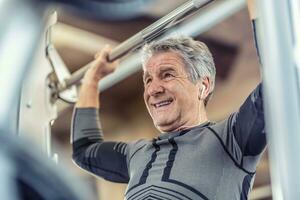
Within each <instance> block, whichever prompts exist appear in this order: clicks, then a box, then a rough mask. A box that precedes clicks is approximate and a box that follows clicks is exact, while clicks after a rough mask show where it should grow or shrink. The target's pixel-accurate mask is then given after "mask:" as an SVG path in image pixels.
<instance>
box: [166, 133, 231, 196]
mask: <svg viewBox="0 0 300 200" xmlns="http://www.w3.org/2000/svg"><path fill="white" fill-rule="evenodd" d="M175 142H176V143H177V145H178V151H177V153H176V156H175V160H174V165H173V167H172V170H171V173H170V179H172V180H178V181H180V182H182V183H185V184H187V185H189V186H191V187H193V188H195V189H196V190H199V191H202V193H205V194H206V195H207V196H213V193H214V192H215V191H214V190H212V188H217V187H218V185H219V183H220V179H221V178H222V174H223V171H224V170H225V169H224V168H223V167H224V162H226V159H225V160H224V156H226V155H225V154H224V151H223V149H222V146H221V145H220V144H219V142H218V141H217V140H216V138H215V137H214V136H213V135H211V134H209V133H202V134H193V133H191V134H186V135H184V136H183V137H181V138H176V139H175ZM208 180H209V181H208Z"/></svg>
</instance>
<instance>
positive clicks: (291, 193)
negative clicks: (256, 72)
mask: <svg viewBox="0 0 300 200" xmlns="http://www.w3.org/2000/svg"><path fill="white" fill-rule="evenodd" d="M257 3H258V8H259V11H258V15H259V19H258V20H259V21H258V33H259V35H258V36H259V46H260V52H261V55H262V64H263V86H264V88H263V89H264V106H265V115H266V125H267V126H266V131H267V136H268V142H269V154H270V167H271V180H272V193H273V199H275V200H282V199H298V198H299V196H300V190H299V188H300V182H299V180H300V172H299V169H300V154H299V153H298V152H299V150H300V148H299V144H300V134H299V131H300V105H299V102H300V96H299V90H298V86H297V84H298V80H297V73H296V72H297V71H296V67H295V66H296V62H295V58H296V57H295V56H294V55H295V54H294V47H295V43H294V42H295V40H294V31H293V29H292V21H293V20H299V19H292V15H291V10H290V9H291V7H290V5H292V4H291V3H292V0H285V1H274V0H263V1H257ZM297 12H299V11H297ZM279 13H280V14H279ZM298 56H299V55H298Z"/></svg>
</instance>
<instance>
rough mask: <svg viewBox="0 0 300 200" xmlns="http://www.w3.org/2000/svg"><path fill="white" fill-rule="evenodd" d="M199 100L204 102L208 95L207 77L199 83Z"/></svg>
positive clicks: (208, 83)
mask: <svg viewBox="0 0 300 200" xmlns="http://www.w3.org/2000/svg"><path fill="white" fill-rule="evenodd" d="M198 84H199V100H204V99H205V98H206V97H207V95H208V94H209V85H210V82H209V79H208V77H205V78H203V79H202V80H201V81H199V83H198Z"/></svg>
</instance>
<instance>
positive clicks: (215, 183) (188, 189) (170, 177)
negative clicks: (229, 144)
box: [126, 131, 241, 199]
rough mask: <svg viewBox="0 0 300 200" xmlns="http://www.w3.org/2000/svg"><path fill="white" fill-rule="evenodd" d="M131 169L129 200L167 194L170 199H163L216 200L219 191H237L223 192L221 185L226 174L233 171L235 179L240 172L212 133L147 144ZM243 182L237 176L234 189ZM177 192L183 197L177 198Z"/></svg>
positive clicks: (190, 133) (127, 193)
mask: <svg viewBox="0 0 300 200" xmlns="http://www.w3.org/2000/svg"><path fill="white" fill-rule="evenodd" d="M130 169H131V170H130V171H131V172H130V174H131V179H130V182H129V185H128V188H127V192H126V198H127V199H139V198H138V197H135V196H142V194H148V195H150V194H151V195H152V196H153V195H154V193H155V192H156V193H157V195H159V193H161V195H162V194H164V192H167V191H168V192H167V193H168V195H169V196H168V197H165V198H163V199H168V198H169V199H176V198H179V199H216V192H217V191H218V193H222V192H230V191H233V190H235V189H233V188H232V189H230V190H229V191H228V190H226V191H223V190H222V187H221V185H222V184H224V177H225V176H226V174H227V172H229V171H230V170H231V173H232V174H231V175H233V176H234V175H235V172H238V171H239V170H238V169H237V168H236V167H235V166H234V164H233V162H232V161H231V160H230V158H229V157H228V155H227V154H226V152H225V151H224V149H223V147H222V145H221V144H220V142H219V141H218V139H217V138H216V137H215V135H213V134H211V133H210V132H209V131H203V132H201V133H199V132H189V133H187V134H185V135H182V136H176V137H172V138H167V139H164V140H158V141H155V142H154V143H153V144H149V145H148V144H147V145H146V146H145V147H144V148H142V149H141V150H140V151H139V152H137V153H136V155H135V156H134V157H133V159H132V161H131V167H130ZM232 170H233V171H232ZM233 172H234V173H233ZM227 175H228V174H227ZM227 178H228V176H226V179H227ZM240 178H241V177H239V176H237V177H236V179H234V180H235V182H234V183H232V182H231V183H230V184H233V185H232V187H235V188H236V189H238V187H239V184H238V183H239V182H240ZM176 192H177V193H178V192H179V193H180V194H177V195H175V194H174V193H176ZM172 195H175V196H176V198H175V197H172ZM178 195H179V196H180V195H181V196H182V195H186V197H184V198H183V197H182V198H180V197H179V196H178ZM154 196H155V195H154ZM129 197H130V198H129ZM157 197H158V196H157ZM147 198H148V196H147ZM142 199H143V198H142ZM229 199H230V198H229Z"/></svg>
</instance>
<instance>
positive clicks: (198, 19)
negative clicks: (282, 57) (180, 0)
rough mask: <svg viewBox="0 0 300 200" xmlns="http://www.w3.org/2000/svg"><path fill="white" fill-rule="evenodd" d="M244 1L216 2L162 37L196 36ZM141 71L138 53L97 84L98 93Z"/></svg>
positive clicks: (237, 7)
mask: <svg viewBox="0 0 300 200" xmlns="http://www.w3.org/2000/svg"><path fill="white" fill-rule="evenodd" d="M245 6H246V2H245V0H226V1H216V2H215V3H213V4H211V5H209V6H207V7H206V8H205V9H203V10H202V11H201V12H199V13H196V14H195V15H193V16H192V17H191V18H190V19H189V20H186V21H185V23H182V24H180V25H178V26H176V28H174V29H172V30H170V31H168V32H166V34H165V35H164V36H166V37H168V36H170V35H172V34H174V33H175V34H181V35H189V36H191V37H194V36H197V35H199V34H201V33H203V32H205V31H207V30H209V29H210V28H211V27H213V26H214V25H216V24H218V23H219V22H220V21H222V20H224V19H226V18H227V17H229V16H231V15H233V14H234V13H236V12H238V11H239V10H241V9H242V8H245ZM140 69H141V56H140V52H136V53H133V54H131V55H130V56H128V57H126V59H124V60H121V62H120V65H119V67H118V68H117V69H116V71H115V72H114V73H112V74H110V75H108V76H106V77H105V78H103V79H102V80H101V81H100V83H99V89H100V91H104V90H106V89H108V88H109V87H111V86H113V85H114V84H116V83H118V82H120V81H122V80H124V79H125V78H126V77H128V76H130V75H131V74H133V73H135V72H137V71H139V70H140Z"/></svg>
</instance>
